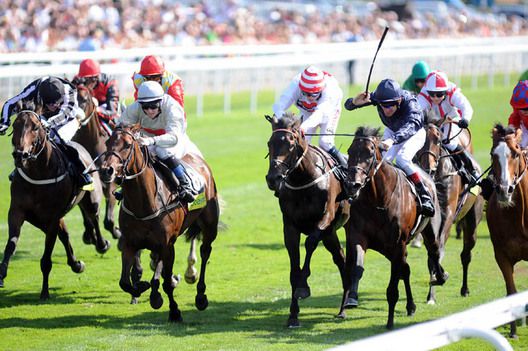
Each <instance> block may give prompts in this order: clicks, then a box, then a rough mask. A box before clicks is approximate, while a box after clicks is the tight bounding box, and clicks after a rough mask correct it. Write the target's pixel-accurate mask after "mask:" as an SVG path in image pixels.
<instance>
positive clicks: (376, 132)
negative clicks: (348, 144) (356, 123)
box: [354, 126, 381, 138]
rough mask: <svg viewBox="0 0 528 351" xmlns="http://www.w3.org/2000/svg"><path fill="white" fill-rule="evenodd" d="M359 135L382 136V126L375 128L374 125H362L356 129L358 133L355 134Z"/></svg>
mask: <svg viewBox="0 0 528 351" xmlns="http://www.w3.org/2000/svg"><path fill="white" fill-rule="evenodd" d="M354 135H355V136H357V137H377V138H379V137H381V134H380V128H379V127H378V128H374V127H368V126H361V127H358V129H356V133H355V134H354Z"/></svg>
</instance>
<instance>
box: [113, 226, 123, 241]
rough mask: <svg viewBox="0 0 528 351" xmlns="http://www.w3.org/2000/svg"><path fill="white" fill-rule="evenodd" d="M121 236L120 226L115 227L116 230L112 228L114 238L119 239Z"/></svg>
mask: <svg viewBox="0 0 528 351" xmlns="http://www.w3.org/2000/svg"><path fill="white" fill-rule="evenodd" d="M120 237H121V229H119V228H118V227H115V228H114V230H112V238H114V239H119V238H120Z"/></svg>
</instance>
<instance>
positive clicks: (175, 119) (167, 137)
mask: <svg viewBox="0 0 528 351" xmlns="http://www.w3.org/2000/svg"><path fill="white" fill-rule="evenodd" d="M162 111H163V112H162V113H164V114H166V116H167V125H166V126H165V131H166V133H165V134H162V135H158V136H155V137H153V138H154V141H155V143H156V145H158V146H161V147H172V146H175V145H176V144H177V143H178V140H180V139H181V137H182V136H183V134H184V133H185V117H184V112H183V108H182V107H181V106H180V104H179V103H178V102H177V101H176V100H174V99H171V98H169V99H166V100H165V102H164V106H163V107H162Z"/></svg>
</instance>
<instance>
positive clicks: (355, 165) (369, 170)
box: [345, 127, 381, 200]
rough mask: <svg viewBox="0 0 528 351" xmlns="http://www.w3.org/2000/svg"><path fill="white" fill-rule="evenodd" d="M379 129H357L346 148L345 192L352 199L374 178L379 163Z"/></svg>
mask: <svg viewBox="0 0 528 351" xmlns="http://www.w3.org/2000/svg"><path fill="white" fill-rule="evenodd" d="M379 142H380V135H379V128H370V127H359V128H358V129H357V130H356V133H355V137H354V140H353V141H352V144H351V145H350V147H349V148H348V172H347V177H346V180H345V191H346V193H347V195H348V196H349V197H350V198H351V199H352V200H354V199H356V198H357V197H358V196H359V192H360V190H361V189H362V188H363V187H364V186H365V185H366V184H367V182H368V181H369V180H370V178H372V177H373V176H374V174H375V173H376V170H377V167H376V166H377V164H378V163H379V162H381V153H380V150H379V148H378V147H379Z"/></svg>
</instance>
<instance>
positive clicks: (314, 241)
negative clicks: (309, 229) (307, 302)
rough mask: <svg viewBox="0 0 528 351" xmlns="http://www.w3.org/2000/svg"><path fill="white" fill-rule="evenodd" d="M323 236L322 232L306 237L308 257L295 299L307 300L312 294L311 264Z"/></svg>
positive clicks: (306, 257) (306, 256)
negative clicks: (310, 281) (310, 280)
mask: <svg viewBox="0 0 528 351" xmlns="http://www.w3.org/2000/svg"><path fill="white" fill-rule="evenodd" d="M321 234H322V233H321V232H320V231H316V232H315V233H311V234H309V235H308V236H307V237H306V240H305V242H304V248H305V251H306V255H305V256H304V264H303V266H302V269H301V275H300V281H299V285H298V286H297V289H295V297H296V298H298V299H306V298H308V297H310V295H311V294H312V293H311V291H310V285H308V278H309V277H310V275H311V274H312V272H311V270H310V262H311V260H312V255H313V253H314V252H315V249H317V245H319V241H320V240H321Z"/></svg>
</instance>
